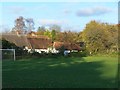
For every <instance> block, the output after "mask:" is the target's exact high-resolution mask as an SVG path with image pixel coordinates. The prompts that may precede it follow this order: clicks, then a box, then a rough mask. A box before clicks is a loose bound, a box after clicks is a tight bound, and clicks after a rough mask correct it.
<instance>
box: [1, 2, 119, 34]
mask: <svg viewBox="0 0 120 90" xmlns="http://www.w3.org/2000/svg"><path fill="white" fill-rule="evenodd" d="M0 8H1V10H2V11H1V12H0V17H1V19H2V22H1V20H0V27H6V28H10V29H11V28H12V27H14V20H15V19H16V18H18V17H19V16H23V17H24V18H33V20H34V22H35V30H37V28H38V27H39V26H42V25H45V26H49V25H52V24H57V25H60V26H61V27H62V28H63V30H68V29H70V30H72V31H77V32H79V31H82V30H83V29H84V28H85V25H86V24H87V23H88V22H90V21H91V20H96V21H100V22H105V23H106V22H107V23H110V24H117V23H118V3H117V2H3V3H0Z"/></svg>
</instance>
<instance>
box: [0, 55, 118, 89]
mask: <svg viewBox="0 0 120 90" xmlns="http://www.w3.org/2000/svg"><path fill="white" fill-rule="evenodd" d="M2 66H3V88H115V87H118V77H117V74H118V58H117V57H95V56H94V57H93V56H91V57H83V58H78V57H58V58H39V59H38V58H36V59H35V58H31V59H22V60H18V61H12V60H11V61H3V63H2Z"/></svg>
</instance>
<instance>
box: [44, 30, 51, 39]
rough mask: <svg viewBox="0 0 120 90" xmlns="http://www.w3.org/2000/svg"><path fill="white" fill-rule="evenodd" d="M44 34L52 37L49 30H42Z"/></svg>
mask: <svg viewBox="0 0 120 90" xmlns="http://www.w3.org/2000/svg"><path fill="white" fill-rule="evenodd" d="M44 35H45V36H48V37H49V38H52V35H51V32H50V31H49V30H46V31H45V32H44Z"/></svg>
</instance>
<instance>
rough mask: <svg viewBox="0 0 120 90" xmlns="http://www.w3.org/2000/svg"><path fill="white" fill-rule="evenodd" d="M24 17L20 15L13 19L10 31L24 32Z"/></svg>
mask: <svg viewBox="0 0 120 90" xmlns="http://www.w3.org/2000/svg"><path fill="white" fill-rule="evenodd" d="M24 20H25V19H24V18H23V17H22V16H20V17H19V18H17V19H16V20H15V27H14V28H13V29H12V31H15V32H16V31H18V32H19V33H20V34H25V32H26V26H25V21H24Z"/></svg>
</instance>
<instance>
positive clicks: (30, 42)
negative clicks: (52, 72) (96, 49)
mask: <svg viewBox="0 0 120 90" xmlns="http://www.w3.org/2000/svg"><path fill="white" fill-rule="evenodd" d="M2 39H5V40H7V41H9V42H11V43H14V44H15V45H16V46H18V47H24V49H25V50H28V52H30V53H32V51H33V50H34V51H36V52H38V53H42V52H46V53H49V52H51V53H58V52H59V49H60V48H61V47H62V46H64V49H65V50H66V51H69V52H70V51H71V52H72V51H80V50H81V47H80V45H79V44H76V43H66V42H57V41H56V42H52V40H51V39H50V38H48V37H47V36H43V35H36V34H35V32H30V33H29V34H27V35H20V34H3V35H2Z"/></svg>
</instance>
